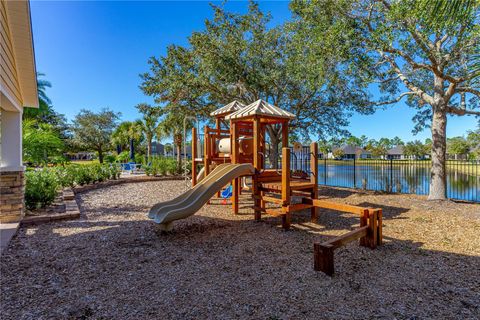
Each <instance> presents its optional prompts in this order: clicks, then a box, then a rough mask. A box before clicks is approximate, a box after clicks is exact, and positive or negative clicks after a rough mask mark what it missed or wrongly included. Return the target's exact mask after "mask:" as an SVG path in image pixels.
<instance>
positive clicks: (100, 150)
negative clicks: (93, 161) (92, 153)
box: [97, 148, 103, 163]
mask: <svg viewBox="0 0 480 320" xmlns="http://www.w3.org/2000/svg"><path fill="white" fill-rule="evenodd" d="M97 151H98V162H100V163H103V150H102V148H100V149H98V150H97Z"/></svg>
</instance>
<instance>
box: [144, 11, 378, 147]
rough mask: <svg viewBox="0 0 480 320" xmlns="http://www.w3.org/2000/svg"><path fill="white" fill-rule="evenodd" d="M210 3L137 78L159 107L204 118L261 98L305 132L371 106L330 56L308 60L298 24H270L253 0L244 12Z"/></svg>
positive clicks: (342, 121) (338, 130) (335, 128)
mask: <svg viewBox="0 0 480 320" xmlns="http://www.w3.org/2000/svg"><path fill="white" fill-rule="evenodd" d="M212 8H213V10H214V18H213V19H211V20H207V21H206V22H205V30H204V31H201V32H194V33H193V34H192V35H191V36H190V37H189V39H188V42H189V45H188V47H182V46H177V45H172V46H170V47H169V48H168V50H167V55H166V56H163V57H160V58H156V57H152V58H150V59H149V65H150V71H149V72H147V73H145V74H143V75H142V76H141V77H142V79H143V83H142V85H141V88H142V90H143V91H144V92H145V93H146V94H148V95H152V96H154V98H155V102H156V103H158V104H165V107H164V110H165V112H170V113H182V114H195V115H198V116H199V117H203V119H208V114H209V112H211V111H212V110H214V109H216V108H218V107H220V106H223V105H225V104H227V103H229V102H231V101H232V100H239V101H241V102H243V103H246V104H249V103H252V102H254V101H255V100H257V99H264V100H266V101H268V102H270V103H272V104H274V105H277V106H279V107H280V108H283V109H285V110H288V111H290V112H292V113H294V114H295V115H296V116H297V119H296V120H295V121H293V122H292V123H291V129H292V130H295V131H296V132H298V133H299V134H300V135H303V136H305V138H308V135H309V134H312V135H316V136H318V137H326V136H328V135H338V134H345V133H346V130H345V127H346V126H347V125H348V116H349V115H350V114H351V113H352V112H353V111H359V112H364V113H369V112H371V110H372V109H371V108H369V107H367V106H366V105H365V101H366V99H365V98H366V97H365V95H364V93H363V92H359V91H358V90H355V86H351V85H350V80H351V79H349V78H347V77H344V76H343V73H342V72H340V71H339V70H337V69H335V68H331V65H332V64H333V65H335V63H334V60H335V59H336V56H335V55H331V56H328V57H326V58H321V59H320V60H319V59H317V58H315V59H312V58H311V57H309V59H307V57H306V56H305V55H304V50H305V46H304V43H303V41H300V40H299V39H298V38H295V37H293V34H295V33H298V32H304V31H305V30H302V29H301V26H299V25H296V24H288V25H284V26H277V27H273V28H269V27H268V24H269V22H270V19H271V17H270V15H268V14H264V13H263V12H261V11H260V9H259V7H258V5H257V4H255V3H253V2H251V3H250V4H249V9H248V12H247V13H246V14H237V13H230V12H226V11H225V10H224V9H223V8H222V7H220V6H212ZM268 134H269V136H270V138H271V143H272V144H278V142H279V141H280V136H281V132H280V127H278V126H270V127H269V128H268ZM274 149H275V148H274Z"/></svg>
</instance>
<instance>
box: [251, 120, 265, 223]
mask: <svg viewBox="0 0 480 320" xmlns="http://www.w3.org/2000/svg"><path fill="white" fill-rule="evenodd" d="M260 131H261V125H260V118H258V117H255V118H254V119H253V166H254V167H255V175H253V177H252V192H253V199H254V200H253V201H254V215H255V220H257V221H258V220H260V219H261V218H262V211H261V210H259V208H264V206H263V205H262V201H260V200H259V197H260V195H261V193H260V190H259V186H258V173H259V171H260V169H261V167H262V166H261V158H260V148H261V146H260V144H261V141H260V140H261V139H260V135H261V132H260Z"/></svg>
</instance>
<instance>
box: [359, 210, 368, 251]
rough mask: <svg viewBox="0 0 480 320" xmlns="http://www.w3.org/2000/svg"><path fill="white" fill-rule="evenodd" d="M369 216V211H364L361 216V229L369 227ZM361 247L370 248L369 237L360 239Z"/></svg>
mask: <svg viewBox="0 0 480 320" xmlns="http://www.w3.org/2000/svg"><path fill="white" fill-rule="evenodd" d="M368 215H369V210H368V209H365V210H363V213H362V214H361V215H360V227H365V226H367V225H368ZM360 245H361V246H362V247H368V238H367V237H362V238H360Z"/></svg>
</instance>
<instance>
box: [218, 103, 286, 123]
mask: <svg viewBox="0 0 480 320" xmlns="http://www.w3.org/2000/svg"><path fill="white" fill-rule="evenodd" d="M252 116H264V117H268V118H274V119H285V120H291V119H295V115H294V114H293V113H290V112H288V111H285V110H283V109H280V108H279V107H277V106H274V105H273V104H270V103H268V102H266V101H264V100H261V99H259V100H257V101H255V102H254V103H251V104H249V105H248V106H246V107H244V108H242V109H240V110H238V111H236V112H234V113H231V114H229V115H227V116H226V117H225V119H227V120H238V119H244V118H249V117H252Z"/></svg>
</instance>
